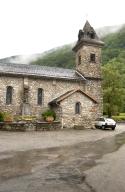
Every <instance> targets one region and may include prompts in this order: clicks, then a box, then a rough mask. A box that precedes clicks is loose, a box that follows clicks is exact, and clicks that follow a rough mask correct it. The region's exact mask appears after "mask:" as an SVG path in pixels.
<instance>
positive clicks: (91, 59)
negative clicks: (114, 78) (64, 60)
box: [73, 21, 104, 78]
mask: <svg viewBox="0 0 125 192" xmlns="http://www.w3.org/2000/svg"><path fill="white" fill-rule="evenodd" d="M103 45H104V43H103V42H102V41H100V39H99V38H98V36H97V34H96V32H95V30H94V29H93V27H91V25H90V24H89V22H88V21H86V23H85V25H84V27H83V29H82V30H79V33H78V41H77V43H76V45H75V46H74V48H73V51H74V52H75V53H76V70H77V71H78V72H80V73H81V74H82V75H83V76H84V77H85V78H87V77H88V78H101V48H102V47H103Z"/></svg>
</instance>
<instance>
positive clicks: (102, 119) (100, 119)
mask: <svg viewBox="0 0 125 192" xmlns="http://www.w3.org/2000/svg"><path fill="white" fill-rule="evenodd" d="M96 121H105V119H104V118H98V119H97V120H96Z"/></svg>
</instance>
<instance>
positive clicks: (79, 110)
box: [75, 102, 81, 114]
mask: <svg viewBox="0 0 125 192" xmlns="http://www.w3.org/2000/svg"><path fill="white" fill-rule="evenodd" d="M80 113H81V103H80V102H77V103H76V104H75V114H80Z"/></svg>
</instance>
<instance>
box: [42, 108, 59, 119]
mask: <svg viewBox="0 0 125 192" xmlns="http://www.w3.org/2000/svg"><path fill="white" fill-rule="evenodd" d="M42 116H43V118H44V119H46V118H47V117H53V118H54V120H55V119H56V113H55V111H53V110H51V109H48V110H46V111H44V112H43V113H42Z"/></svg>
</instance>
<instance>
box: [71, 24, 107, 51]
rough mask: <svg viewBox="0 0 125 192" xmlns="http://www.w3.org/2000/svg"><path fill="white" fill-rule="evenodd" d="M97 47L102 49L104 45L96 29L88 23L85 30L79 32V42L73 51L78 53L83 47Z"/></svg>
mask: <svg viewBox="0 0 125 192" xmlns="http://www.w3.org/2000/svg"><path fill="white" fill-rule="evenodd" d="M84 44H86V45H95V46H99V47H102V46H103V45H104V43H103V42H102V41H101V40H100V39H99V37H98V36H97V34H96V32H95V30H94V28H93V27H92V26H91V25H90V23H89V22H88V21H86V23H85V25H84V27H83V29H80V30H79V33H78V41H77V43H76V45H75V46H74V48H73V51H77V50H78V49H79V48H80V47H81V46H82V45H84Z"/></svg>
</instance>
